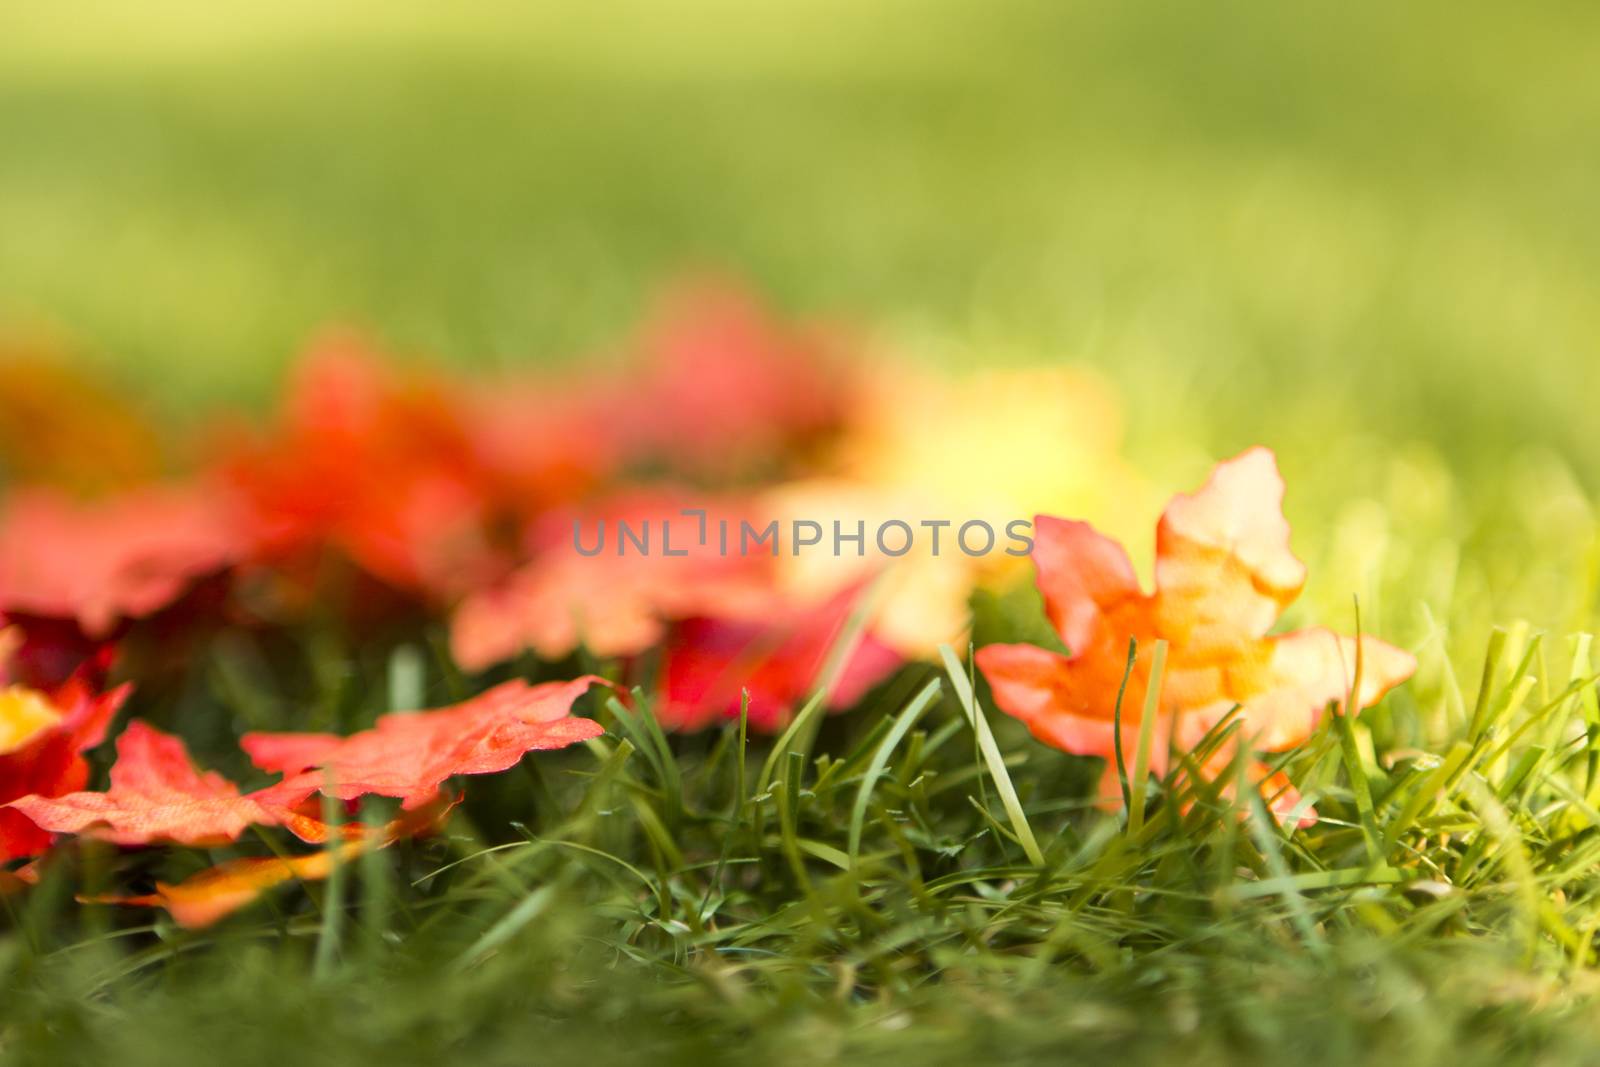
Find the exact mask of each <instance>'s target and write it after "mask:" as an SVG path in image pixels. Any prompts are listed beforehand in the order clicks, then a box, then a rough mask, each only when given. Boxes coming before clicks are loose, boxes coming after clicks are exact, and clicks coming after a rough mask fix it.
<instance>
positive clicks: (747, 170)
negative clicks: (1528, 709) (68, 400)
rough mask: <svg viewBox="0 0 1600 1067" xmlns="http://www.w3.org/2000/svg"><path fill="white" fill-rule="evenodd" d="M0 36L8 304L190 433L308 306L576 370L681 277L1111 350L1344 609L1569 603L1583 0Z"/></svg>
mask: <svg viewBox="0 0 1600 1067" xmlns="http://www.w3.org/2000/svg"><path fill="white" fill-rule="evenodd" d="M4 23H5V30H4V32H3V33H0V323H3V324H4V326H5V328H6V329H7V330H10V331H13V332H18V333H37V332H39V331H48V332H51V333H53V334H55V335H58V336H64V337H66V338H68V339H69V340H70V341H71V342H72V343H74V344H75V345H77V346H79V347H81V349H82V350H83V351H84V353H85V354H86V358H88V359H90V360H92V361H94V363H95V364H96V365H97V366H100V367H103V368H105V370H106V371H107V372H108V373H109V374H111V375H112V376H113V377H114V379H115V380H117V381H119V382H121V383H123V384H125V385H126V387H127V388H129V389H131V390H134V391H136V392H137V393H139V394H140V395H142V396H146V397H148V398H149V399H150V402H151V403H153V404H155V405H157V406H158V407H159V409H160V410H162V411H163V412H164V413H165V414H166V415H167V416H169V417H171V418H172V419H174V420H175V421H176V423H177V424H182V423H184V422H186V421H190V420H193V419H197V418H199V417H200V416H201V414H202V412H203V411H205V410H208V409H209V408H210V407H211V406H213V405H214V404H217V403H227V404H238V405H261V404H263V403H265V401H266V399H267V398H268V397H270V396H271V394H272V391H273V383H274V381H275V379H276V377H277V375H278V374H279V373H280V372H281V369H282V367H283V366H284V365H285V364H286V362H287V361H288V360H289V359H291V358H292V356H293V354H294V353H295V351H296V349H297V348H298V346H300V345H301V344H302V343H303V342H304V341H305V340H306V339H307V338H308V337H309V336H310V335H312V334H313V333H314V332H315V331H316V330H317V329H318V328H320V327H321V326H323V325H325V324H327V323H329V322H346V323H355V324H359V325H361V326H363V327H365V328H368V329H369V330H371V331H372V332H373V333H375V334H376V335H377V336H379V337H381V338H383V339H384V340H386V341H387V342H389V343H391V344H392V345H394V346H396V347H397V348H398V349H399V350H401V351H405V352H415V353H426V354H428V355H430V356H433V357H436V358H440V359H449V360H454V361H460V362H461V363H463V364H468V365H478V366H506V365H514V364H516V363H519V362H521V361H527V360H555V359H571V358H579V357H582V356H583V355H584V354H585V353H595V352H604V351H606V350H607V348H608V346H614V345H615V344H616V343H617V342H618V341H619V339H621V338H622V337H624V336H625V335H626V334H627V333H628V332H629V331H630V330H631V329H632V328H633V326H634V325H635V324H636V323H637V321H638V318H639V316H640V315H641V314H642V312H643V310H644V309H645V308H646V307H648V304H649V300H650V298H651V295H652V293H654V292H655V291H657V290H658V289H659V287H660V286H661V285H662V284H663V283H665V282H668V281H670V280H671V279H673V278H674V277H676V276H678V275H679V274H680V273H682V272H684V271H691V272H692V271H702V270H713V271H722V272H731V273H734V274H737V275H740V276H744V277H746V278H748V279H749V280H750V282H751V283H752V284H753V285H754V286H755V287H757V288H758V289H759V290H761V291H763V292H766V293H768V294H770V295H771V296H772V298H773V299H774V300H775V301H776V302H777V303H778V304H779V305H780V306H782V307H783V308H785V309H787V310H789V311H792V312H796V313H804V314H823V315H826V316H829V317H833V318H840V319H843V320H845V321H847V322H852V323H855V324H858V325H859V326H860V328H861V329H862V330H863V331H865V332H867V333H868V334H869V335H870V337H871V339H872V343H873V344H874V345H877V346H880V347H881V349H882V350H883V351H890V352H894V353H896V354H898V355H900V356H903V357H912V358H925V359H930V360H936V361H940V362H943V363H945V364H948V365H952V366H958V367H959V366H969V365H977V364H982V363H990V362H1022V361H1033V360H1068V361H1073V362H1082V363H1089V364H1093V365H1095V366H1097V367H1099V368H1100V369H1101V370H1103V371H1104V372H1105V373H1106V374H1107V375H1108V376H1110V377H1111V378H1113V379H1114V380H1115V381H1116V382H1117V383H1118V384H1119V385H1120V386H1121V388H1122V389H1123V391H1124V393H1125V396H1126V398H1127V407H1128V417H1129V422H1130V443H1129V448H1130V451H1131V452H1132V454H1133V455H1134V457H1135V458H1136V459H1137V460H1139V461H1140V462H1142V463H1143V464H1144V465H1145V466H1146V467H1147V469H1149V470H1150V471H1152V474H1153V476H1154V477H1156V478H1157V479H1158V480H1159V481H1160V482H1161V483H1162V484H1182V480H1184V479H1188V480H1192V479H1193V477H1195V476H1196V475H1197V474H1198V473H1199V472H1201V471H1203V469H1204V464H1205V463H1206V462H1207V461H1208V460H1209V459H1210V458H1213V457H1215V456H1219V455H1222V454H1227V453H1231V452H1232V451H1235V450H1237V449H1239V448H1241V447H1243V446H1244V445H1246V444H1248V443H1251V442H1255V441H1261V442H1266V443H1269V444H1272V445H1274V446H1276V447H1277V448H1278V449H1279V450H1280V453H1281V454H1282V455H1283V457H1284V460H1285V466H1286V467H1287V468H1288V470H1289V472H1290V479H1291V486H1292V490H1291V499H1290V510H1291V515H1292V516H1293V517H1295V518H1296V519H1297V520H1301V531H1302V532H1301V533H1300V534H1299V541H1298V543H1299V544H1301V545H1302V546H1303V547H1305V548H1306V549H1307V550H1308V551H1309V552H1310V553H1311V554H1312V555H1314V556H1318V555H1320V556H1327V557H1337V559H1343V560H1344V562H1345V565H1347V566H1348V567H1349V573H1350V575H1352V576H1354V577H1351V578H1350V580H1349V581H1343V580H1342V579H1343V577H1344V576H1345V571H1336V574H1337V575H1338V576H1339V577H1340V578H1341V581H1329V582H1328V583H1327V585H1326V588H1327V589H1328V590H1329V596H1330V597H1332V596H1333V594H1337V596H1338V597H1339V598H1341V599H1340V600H1339V602H1340V603H1342V604H1346V605H1347V604H1348V600H1347V599H1343V598H1346V597H1347V596H1348V591H1349V589H1350V588H1366V587H1367V586H1369V585H1371V584H1372V583H1371V582H1370V581H1369V582H1367V583H1366V585H1362V584H1360V583H1358V582H1357V581H1356V578H1358V577H1359V576H1360V574H1361V573H1363V570H1364V569H1365V570H1366V571H1371V570H1372V569H1374V568H1375V567H1378V566H1379V564H1378V563H1375V562H1374V560H1381V561H1382V563H1381V565H1382V567H1383V568H1388V569H1391V570H1398V571H1403V572H1404V573H1405V574H1406V576H1407V586H1406V588H1407V589H1408V590H1409V591H1411V592H1414V593H1415V594H1416V596H1417V599H1418V600H1423V601H1426V602H1428V603H1431V604H1433V605H1435V607H1436V609H1438V610H1441V611H1442V610H1445V609H1447V608H1449V607H1450V606H1451V605H1450V604H1449V603H1447V602H1448V601H1450V600H1451V597H1452V596H1453V595H1454V594H1458V593H1460V591H1461V590H1462V583H1463V582H1464V581H1468V579H1470V581H1468V584H1469V585H1473V588H1474V589H1477V590H1478V591H1480V592H1481V591H1483V590H1493V592H1494V595H1493V596H1492V597H1478V598H1476V600H1475V601H1474V602H1475V603H1479V604H1482V605H1484V610H1485V611H1486V612H1490V613H1494V614H1496V615H1497V617H1504V615H1505V613H1507V612H1513V613H1526V614H1529V615H1531V616H1533V617H1534V618H1535V619H1536V621H1538V622H1540V623H1541V624H1546V625H1556V624H1562V623H1567V622H1573V621H1577V622H1583V621H1587V620H1588V619H1589V618H1590V613H1591V612H1592V606H1593V592H1592V585H1593V580H1592V574H1593V570H1594V566H1593V563H1594V558H1595V554H1594V520H1593V512H1592V508H1591V507H1590V505H1589V503H1588V495H1589V494H1590V493H1592V492H1593V490H1594V489H1595V487H1596V486H1597V485H1600V434H1597V433H1596V432H1595V431H1594V429H1593V425H1594V416H1593V409H1594V405H1595V389H1594V388H1593V387H1594V386H1595V385H1596V384H1597V379H1600V370H1597V368H1600V302H1597V301H1596V299H1595V293H1596V281H1597V279H1600V200H1597V198H1596V196H1595V191H1596V189H1600V138H1597V137H1595V136H1594V132H1595V121H1594V120H1595V116H1596V115H1597V114H1600V78H1597V77H1595V75H1594V72H1595V71H1596V70H1600V8H1596V7H1595V6H1594V5H1586V4H1577V3H1573V4H1548V5H1530V6H1527V7H1523V8H1519V9H1518V10H1517V11H1515V12H1511V11H1508V10H1506V9H1504V8H1499V7H1497V6H1495V5H1481V6H1480V5H1471V4H1468V5H1456V4H1451V5H1443V4H1438V5H1435V4H1407V5H1378V4H1365V3H1355V4H1351V3H1340V4H1331V3H1329V4H1322V3H1313V4H1296V5H1280V4H1271V3H1218V4H1207V5H1183V4H1112V3H1104V4H1089V3H1040V4H1028V3H999V4H996V3H987V4H980V3H930V2H915V3H912V2H893V0H887V2H886V0H874V2H870V3H866V2H852V3H845V2H818V3H808V4H794V5H781V6H775V5H768V4H751V3H737V2H724V0H693V2H688V3H684V2H679V3H671V4H667V3H658V2H657V3H644V2H631V0H628V2H624V0H604V2H598V3H586V4H538V5H505V6H497V5H485V4H468V5H449V7H448V8H447V7H446V6H444V5H422V4H409V3H360V4H337V5H334V4H327V3H307V2H299V0H295V2H290V3H280V4H277V5H273V6H272V7H271V8H267V7H264V6H263V7H254V8H252V9H251V10H250V11H249V12H248V13H244V12H241V11H240V10H236V9H233V8H230V7H225V6H220V5H219V6H215V7H205V6H201V5H198V4H181V5H180V4H174V3H170V2H166V0H161V2H156V3H143V4H138V5H130V4H103V5H102V4H86V3H68V4H60V5H25V4H21V3H15V2H7V3H6V5H5V13H4ZM1295 486H1298V487H1299V488H1293V487H1295ZM1374 503H1375V504H1376V507H1369V506H1368V505H1370V504H1374ZM1363 508H1366V510H1363ZM1310 516H1315V522H1314V523H1312V524H1308V523H1306V522H1305V521H1304V520H1306V519H1307V518H1308V517H1310ZM1308 525H1310V526H1311V527H1312V529H1310V530H1309V531H1308V530H1307V527H1308ZM1435 541H1437V542H1438V544H1437V545H1435V544H1434V542H1435ZM1396 543H1399V544H1402V545H1404V546H1405V551H1404V552H1403V553H1401V555H1400V557H1399V558H1396V557H1395V556H1394V554H1393V552H1392V546H1393V545H1394V544H1396ZM1486 546H1487V547H1489V548H1493V547H1499V548H1501V549H1503V550H1502V551H1485V547H1486ZM1463 559H1466V560H1470V561H1473V562H1472V564H1471V565H1472V566H1474V567H1477V568H1479V570H1478V571H1477V572H1474V573H1475V574H1476V576H1475V577H1473V576H1472V575H1467V576H1466V577H1463V575H1464V573H1465V572H1464V571H1463V569H1462V568H1463V566H1464V564H1463V563H1462V560H1463ZM1435 572H1437V574H1436V573H1435ZM1369 577H1370V576H1369ZM1435 582H1436V583H1437V586H1438V588H1435V587H1434V585H1432V584H1430V583H1435ZM1473 583H1475V585H1474V584H1473ZM1530 588H1531V591H1529V590H1530ZM1373 595H1374V596H1375V595H1376V594H1375V593H1374V594H1373ZM1419 639H1420V638H1419Z"/></svg>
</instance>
